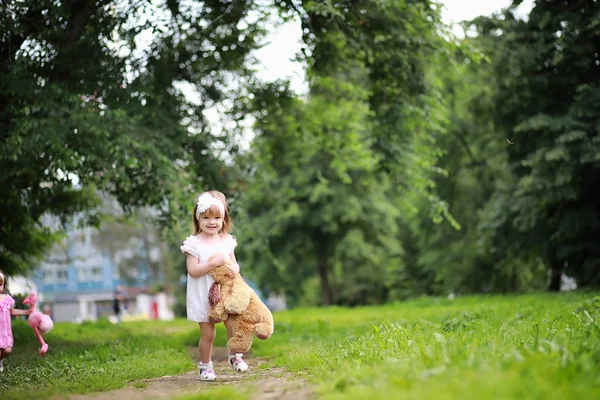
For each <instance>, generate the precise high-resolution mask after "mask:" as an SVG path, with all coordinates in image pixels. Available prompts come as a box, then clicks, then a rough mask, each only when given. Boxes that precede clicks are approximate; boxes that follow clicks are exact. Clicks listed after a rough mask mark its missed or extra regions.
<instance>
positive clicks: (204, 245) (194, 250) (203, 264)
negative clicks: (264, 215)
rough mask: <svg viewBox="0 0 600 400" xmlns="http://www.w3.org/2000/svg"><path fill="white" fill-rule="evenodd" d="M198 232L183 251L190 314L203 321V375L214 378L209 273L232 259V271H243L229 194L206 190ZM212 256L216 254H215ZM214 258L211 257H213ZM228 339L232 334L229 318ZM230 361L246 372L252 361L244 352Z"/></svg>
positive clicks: (199, 210) (201, 200)
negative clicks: (237, 249) (232, 229)
mask: <svg viewBox="0 0 600 400" xmlns="http://www.w3.org/2000/svg"><path fill="white" fill-rule="evenodd" d="M192 218H193V221H194V234H193V235H190V236H188V237H187V238H186V239H185V241H184V242H183V245H182V246H181V251H182V252H183V253H185V254H186V255H187V259H186V265H187V271H188V277H187V299H186V303H187V304H186V308H187V318H188V320H189V321H195V322H198V323H199V325H200V332H201V334H200V340H199V342H198V350H199V352H200V363H199V364H198V369H199V372H200V379H201V380H206V381H214V380H215V379H217V376H216V374H215V371H214V369H213V364H212V360H211V355H212V346H213V342H214V340H215V332H216V329H215V322H218V321H210V320H209V318H208V312H209V308H210V305H209V302H208V292H209V289H210V287H211V285H212V284H213V283H214V280H213V279H212V278H211V277H210V276H209V275H207V273H208V272H209V271H211V270H213V269H214V268H216V267H218V266H220V265H223V264H224V263H225V262H226V261H229V260H231V261H232V263H231V265H230V268H231V269H232V273H239V270H240V267H239V265H238V263H237V261H236V259H235V254H234V249H235V247H236V245H237V242H236V240H235V238H234V237H233V236H231V235H230V234H229V232H230V231H231V228H232V222H231V219H230V217H229V212H228V210H227V199H226V198H225V195H224V194H223V193H221V192H219V191H217V190H212V191H209V192H204V193H202V194H201V195H200V196H199V197H198V201H197V202H196V204H195V205H194V212H193V217H192ZM211 257H212V258H211ZM209 259H210V261H209ZM224 323H225V327H226V328H227V339H229V338H230V337H231V329H230V327H229V325H228V321H225V322H224ZM229 363H230V365H231V367H232V368H233V370H234V371H237V372H244V371H247V370H248V365H247V364H246V363H245V362H244V360H243V359H242V354H229Z"/></svg>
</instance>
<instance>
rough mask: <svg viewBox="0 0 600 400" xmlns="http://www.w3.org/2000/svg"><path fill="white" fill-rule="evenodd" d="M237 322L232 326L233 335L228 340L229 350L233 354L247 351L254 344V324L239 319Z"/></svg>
mask: <svg viewBox="0 0 600 400" xmlns="http://www.w3.org/2000/svg"><path fill="white" fill-rule="evenodd" d="M236 322H237V323H235V324H234V326H233V327H232V331H233V336H232V337H231V338H230V339H229V340H228V341H227V350H229V353H232V354H233V353H247V352H248V350H250V347H251V346H252V337H253V336H254V331H253V325H252V324H249V323H247V322H246V323H244V322H241V321H239V320H238V321H236ZM240 322H241V323H240Z"/></svg>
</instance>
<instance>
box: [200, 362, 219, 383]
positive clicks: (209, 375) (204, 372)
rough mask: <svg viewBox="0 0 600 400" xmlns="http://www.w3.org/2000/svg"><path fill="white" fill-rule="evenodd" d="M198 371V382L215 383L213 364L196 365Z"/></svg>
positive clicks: (215, 375)
mask: <svg viewBox="0 0 600 400" xmlns="http://www.w3.org/2000/svg"><path fill="white" fill-rule="evenodd" d="M198 370H199V371H200V380H201V381H216V380H217V374H215V370H214V369H213V364H212V362H211V363H208V364H204V363H198Z"/></svg>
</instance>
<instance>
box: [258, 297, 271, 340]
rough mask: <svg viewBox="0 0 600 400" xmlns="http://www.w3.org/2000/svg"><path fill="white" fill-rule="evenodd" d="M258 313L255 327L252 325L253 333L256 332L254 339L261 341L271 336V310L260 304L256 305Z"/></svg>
mask: <svg viewBox="0 0 600 400" xmlns="http://www.w3.org/2000/svg"><path fill="white" fill-rule="evenodd" d="M258 308H259V310H260V312H259V315H260V317H259V320H258V321H256V325H254V332H256V337H257V338H259V339H261V340H266V339H268V338H269V337H271V335H272V334H273V331H274V326H273V314H271V310H269V308H268V307H267V306H265V305H264V304H262V303H258Z"/></svg>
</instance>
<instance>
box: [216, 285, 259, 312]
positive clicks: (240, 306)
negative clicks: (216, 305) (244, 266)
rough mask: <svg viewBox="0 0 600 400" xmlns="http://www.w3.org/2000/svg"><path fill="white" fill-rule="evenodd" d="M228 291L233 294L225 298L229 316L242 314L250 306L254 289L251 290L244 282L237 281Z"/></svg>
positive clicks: (224, 302)
mask: <svg viewBox="0 0 600 400" xmlns="http://www.w3.org/2000/svg"><path fill="white" fill-rule="evenodd" d="M228 289H230V290H231V294H230V295H229V296H223V297H224V301H223V304H224V306H225V310H226V311H227V312H228V313H229V314H241V313H242V312H244V310H245V309H246V308H248V305H249V304H250V296H251V294H252V288H250V286H248V284H247V283H246V282H244V281H243V280H241V279H236V280H235V281H234V282H233V285H232V287H231V288H228Z"/></svg>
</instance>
